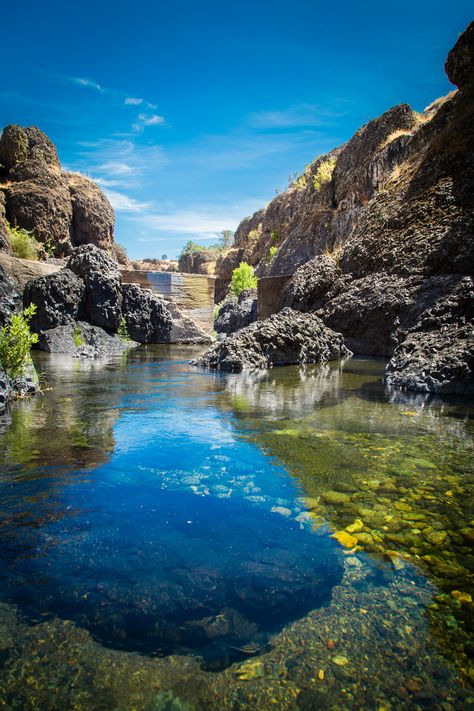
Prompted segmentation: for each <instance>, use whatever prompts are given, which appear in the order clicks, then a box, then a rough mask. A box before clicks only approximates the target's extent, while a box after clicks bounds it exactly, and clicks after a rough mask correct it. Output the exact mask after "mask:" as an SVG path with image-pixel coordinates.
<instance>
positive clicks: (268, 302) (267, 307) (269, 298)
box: [257, 275, 291, 319]
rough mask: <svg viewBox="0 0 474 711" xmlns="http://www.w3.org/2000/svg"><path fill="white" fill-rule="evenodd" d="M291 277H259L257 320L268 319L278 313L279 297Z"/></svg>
mask: <svg viewBox="0 0 474 711" xmlns="http://www.w3.org/2000/svg"><path fill="white" fill-rule="evenodd" d="M290 279H291V275H285V276H273V277H261V278H260V279H259V280H258V284H257V307H258V318H259V319H262V318H268V316H271V315H272V314H276V313H277V312H278V310H279V309H278V306H279V303H280V296H281V292H282V290H283V287H284V286H285V284H286V283H287V282H288V281H289V280H290Z"/></svg>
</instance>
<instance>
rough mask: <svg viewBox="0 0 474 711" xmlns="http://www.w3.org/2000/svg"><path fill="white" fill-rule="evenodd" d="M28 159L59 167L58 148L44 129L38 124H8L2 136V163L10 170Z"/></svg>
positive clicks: (0, 144) (0, 156)
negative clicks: (24, 125)
mask: <svg viewBox="0 0 474 711" xmlns="http://www.w3.org/2000/svg"><path fill="white" fill-rule="evenodd" d="M26 160H39V161H41V162H42V163H47V164H48V165H54V166H56V167H59V159H58V154H57V152H56V148H55V147H54V145H53V143H52V142H51V141H50V140H49V138H48V136H47V135H46V134H45V133H43V131H40V129H39V128H36V126H28V128H23V127H22V126H17V125H15V124H12V125H10V126H6V127H5V128H4V129H3V133H2V137H1V138H0V163H1V164H2V165H3V166H5V168H6V169H7V170H8V171H10V170H11V169H12V168H14V167H15V166H16V165H18V164H19V163H22V162H23V161H26Z"/></svg>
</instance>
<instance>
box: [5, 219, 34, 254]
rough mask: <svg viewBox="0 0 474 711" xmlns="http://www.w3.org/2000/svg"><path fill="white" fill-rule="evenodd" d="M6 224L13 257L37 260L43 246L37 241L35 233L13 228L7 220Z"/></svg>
mask: <svg viewBox="0 0 474 711" xmlns="http://www.w3.org/2000/svg"><path fill="white" fill-rule="evenodd" d="M6 224H7V231H8V237H9V239H10V244H11V248H12V252H13V255H14V256H15V257H20V259H34V260H37V259H38V256H39V252H40V250H41V245H40V243H39V242H38V241H37V240H36V239H35V236H34V234H33V231H32V230H24V229H22V228H21V227H12V226H11V224H10V223H9V222H8V220H6Z"/></svg>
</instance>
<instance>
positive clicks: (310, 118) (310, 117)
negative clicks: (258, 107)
mask: <svg viewBox="0 0 474 711" xmlns="http://www.w3.org/2000/svg"><path fill="white" fill-rule="evenodd" d="M341 115H342V114H341V113H340V112H335V111H328V110H327V108H323V107H321V106H318V105H317V104H302V105H300V106H290V107H288V108H285V109H275V110H269V111H268V110H267V111H256V112H254V113H252V114H250V115H249V116H248V119H247V122H248V125H249V126H251V127H253V128H259V129H272V128H276V129H289V128H305V127H311V126H321V125H325V124H327V123H328V122H330V121H332V120H334V119H336V118H338V117H339V116H341Z"/></svg>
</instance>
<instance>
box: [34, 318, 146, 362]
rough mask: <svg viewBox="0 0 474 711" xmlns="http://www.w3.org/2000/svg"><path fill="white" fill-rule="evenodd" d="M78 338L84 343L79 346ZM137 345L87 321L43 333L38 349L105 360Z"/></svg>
mask: <svg viewBox="0 0 474 711" xmlns="http://www.w3.org/2000/svg"><path fill="white" fill-rule="evenodd" d="M78 336H80V338H81V339H82V340H83V341H84V343H82V344H80V345H77V337H78ZM136 345H138V344H137V343H135V342H133V341H127V342H125V341H123V340H122V339H121V338H120V336H118V335H117V334H116V333H107V331H104V329H103V328H100V327H99V326H91V324H90V323H87V322H86V321H79V322H78V323H68V324H66V325H64V326H57V327H56V328H52V329H49V330H47V331H43V332H42V333H40V336H39V341H38V348H39V349H40V350H42V351H47V352H48V353H69V354H71V355H74V356H75V357H77V358H105V357H107V356H110V355H116V354H119V353H123V351H124V350H126V349H127V348H132V347H134V346H136Z"/></svg>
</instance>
